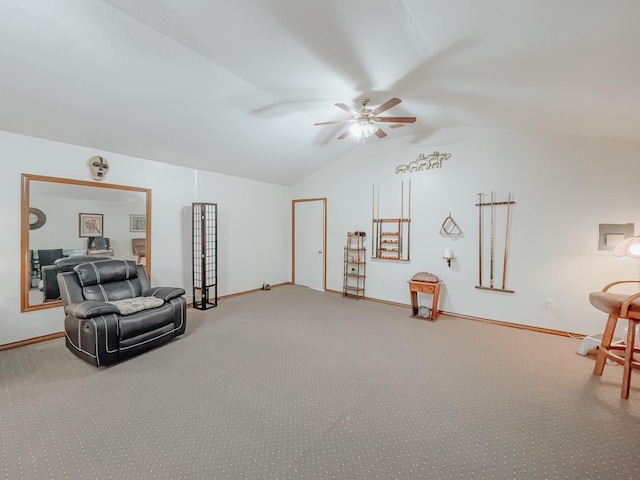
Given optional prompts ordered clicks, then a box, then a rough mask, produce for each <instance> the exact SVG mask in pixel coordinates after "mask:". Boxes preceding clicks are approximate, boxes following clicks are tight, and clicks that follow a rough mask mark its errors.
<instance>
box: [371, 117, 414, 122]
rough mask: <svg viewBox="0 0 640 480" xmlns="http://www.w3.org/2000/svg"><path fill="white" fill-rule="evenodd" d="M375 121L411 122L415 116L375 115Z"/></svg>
mask: <svg viewBox="0 0 640 480" xmlns="http://www.w3.org/2000/svg"><path fill="white" fill-rule="evenodd" d="M374 121H376V122H393V123H413V122H415V121H416V117H376V118H375V119H374Z"/></svg>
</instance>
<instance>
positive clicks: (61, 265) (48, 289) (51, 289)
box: [40, 255, 110, 302]
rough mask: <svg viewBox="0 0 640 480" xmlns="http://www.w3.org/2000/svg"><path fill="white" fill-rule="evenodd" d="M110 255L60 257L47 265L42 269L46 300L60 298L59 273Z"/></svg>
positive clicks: (43, 291)
mask: <svg viewBox="0 0 640 480" xmlns="http://www.w3.org/2000/svg"><path fill="white" fill-rule="evenodd" d="M109 259H110V257H93V256H90V255H73V256H71V257H62V258H58V259H57V260H56V261H54V262H53V265H45V266H43V267H42V268H41V269H40V275H41V276H42V293H43V300H44V301H45V302H53V301H55V300H60V288H59V287H58V274H59V273H61V272H70V271H72V270H73V267H75V266H76V265H78V264H79V263H84V262H98V261H101V260H109Z"/></svg>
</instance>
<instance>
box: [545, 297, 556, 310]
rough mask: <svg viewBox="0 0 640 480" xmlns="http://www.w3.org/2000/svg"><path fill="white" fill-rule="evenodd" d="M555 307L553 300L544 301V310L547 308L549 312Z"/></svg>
mask: <svg viewBox="0 0 640 480" xmlns="http://www.w3.org/2000/svg"><path fill="white" fill-rule="evenodd" d="M555 306H556V301H555V300H554V299H553V298H547V299H546V300H545V301H544V308H548V309H549V310H552V309H554V308H555Z"/></svg>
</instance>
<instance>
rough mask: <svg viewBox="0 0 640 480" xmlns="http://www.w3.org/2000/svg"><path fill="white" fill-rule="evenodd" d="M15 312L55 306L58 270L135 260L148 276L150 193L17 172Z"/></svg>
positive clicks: (141, 190) (149, 271)
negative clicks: (17, 291) (19, 219)
mask: <svg viewBox="0 0 640 480" xmlns="http://www.w3.org/2000/svg"><path fill="white" fill-rule="evenodd" d="M21 208H22V224H21V240H20V249H21V268H20V270H21V271H20V282H21V283H20V285H21V289H20V309H21V311H22V312H28V311H31V310H39V309H42V308H50V307H56V306H59V305H60V299H59V298H60V292H59V290H58V287H57V281H56V275H57V272H58V271H63V270H66V269H72V268H73V265H75V264H77V263H81V262H82V261H88V260H102V259H109V258H113V259H120V260H135V261H136V262H137V263H141V264H144V265H145V268H146V270H147V273H148V274H149V277H151V190H150V189H146V188H138V187H129V186H124V185H114V184H109V183H96V182H86V181H83V180H73V179H68V178H57V177H46V176H41V175H30V174H22V203H21Z"/></svg>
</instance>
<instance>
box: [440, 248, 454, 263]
mask: <svg viewBox="0 0 640 480" xmlns="http://www.w3.org/2000/svg"><path fill="white" fill-rule="evenodd" d="M442 258H446V259H447V260H450V259H452V258H453V252H452V251H451V249H450V248H445V249H444V253H443V254H442Z"/></svg>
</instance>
